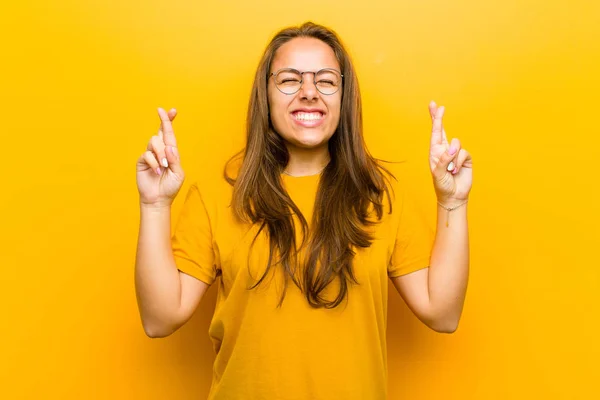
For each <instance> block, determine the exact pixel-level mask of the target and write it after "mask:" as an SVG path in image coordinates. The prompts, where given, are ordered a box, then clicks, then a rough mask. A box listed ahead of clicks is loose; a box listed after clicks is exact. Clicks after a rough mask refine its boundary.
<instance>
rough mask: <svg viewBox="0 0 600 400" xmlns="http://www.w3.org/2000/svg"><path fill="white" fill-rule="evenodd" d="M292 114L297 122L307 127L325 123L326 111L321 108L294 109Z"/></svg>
mask: <svg viewBox="0 0 600 400" xmlns="http://www.w3.org/2000/svg"><path fill="white" fill-rule="evenodd" d="M291 115H292V119H293V120H294V122H295V123H296V124H298V125H300V126H304V127H307V128H314V127H316V126H319V125H321V123H323V119H324V118H325V113H323V112H322V111H320V110H317V111H312V110H311V111H307V110H306V111H305V110H296V111H293V112H292V114H291Z"/></svg>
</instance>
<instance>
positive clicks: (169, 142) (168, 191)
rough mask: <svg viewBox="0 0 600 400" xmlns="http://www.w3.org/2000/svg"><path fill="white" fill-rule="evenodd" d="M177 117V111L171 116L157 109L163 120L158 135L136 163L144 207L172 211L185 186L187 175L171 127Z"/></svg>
mask: <svg viewBox="0 0 600 400" xmlns="http://www.w3.org/2000/svg"><path fill="white" fill-rule="evenodd" d="M176 115H177V111H176V110H175V109H171V110H170V111H169V112H168V113H167V112H166V111H165V110H163V109H162V108H159V109H158V116H159V117H160V120H161V124H160V129H159V131H158V134H157V135H155V136H152V138H151V139H150V141H149V142H148V147H147V151H146V152H145V153H143V154H142V155H141V156H140V158H139V159H138V161H137V165H136V170H137V174H136V180H137V187H138V192H139V194H140V204H141V205H145V206H153V207H163V206H166V207H170V206H171V204H172V203H173V200H174V199H175V197H176V196H177V193H179V189H181V186H182V185H183V180H184V178H185V174H184V173H183V169H182V168H181V163H180V160H179V153H178V152H177V141H176V140H175V132H173V125H172V124H171V121H173V119H175V116H176Z"/></svg>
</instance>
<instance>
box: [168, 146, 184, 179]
mask: <svg viewBox="0 0 600 400" xmlns="http://www.w3.org/2000/svg"><path fill="white" fill-rule="evenodd" d="M165 153H166V155H167V161H168V162H169V169H170V170H171V171H173V172H174V173H175V174H176V175H178V176H183V169H182V168H181V161H180V159H179V151H178V150H177V147H176V146H166V147H165Z"/></svg>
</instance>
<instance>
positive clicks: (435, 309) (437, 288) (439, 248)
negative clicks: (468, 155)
mask: <svg viewBox="0 0 600 400" xmlns="http://www.w3.org/2000/svg"><path fill="white" fill-rule="evenodd" d="M460 203H462V201H460V202H458V201H457V202H455V203H454V204H450V203H447V202H443V203H442V204H444V205H445V206H453V205H458V204H460ZM467 206H468V203H467V204H465V205H462V206H460V207H458V208H457V209H455V210H452V211H450V213H449V214H448V211H447V210H445V209H444V208H443V207H441V206H440V205H439V204H438V206H437V230H436V236H435V241H434V244H433V250H432V254H431V263H430V268H429V299H430V306H431V310H432V314H433V315H434V316H435V319H436V321H438V324H439V325H440V326H442V327H444V329H446V330H451V331H453V330H454V329H456V327H457V326H458V321H459V320H460V315H461V313H462V309H463V305H464V300H465V294H466V290H467V282H468V277H469V235H468V225H467ZM446 224H448V226H446Z"/></svg>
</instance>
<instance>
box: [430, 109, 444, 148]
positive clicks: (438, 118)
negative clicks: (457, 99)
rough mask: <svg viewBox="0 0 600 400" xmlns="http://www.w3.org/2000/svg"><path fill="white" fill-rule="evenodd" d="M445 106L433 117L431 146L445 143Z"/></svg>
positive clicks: (436, 111)
mask: <svg viewBox="0 0 600 400" xmlns="http://www.w3.org/2000/svg"><path fill="white" fill-rule="evenodd" d="M444 111H445V109H444V106H441V107H439V108H438V109H437V110H435V114H434V116H433V126H432V129H431V144H432V145H434V144H443V143H444V132H443V126H442V118H443V117H444Z"/></svg>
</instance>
